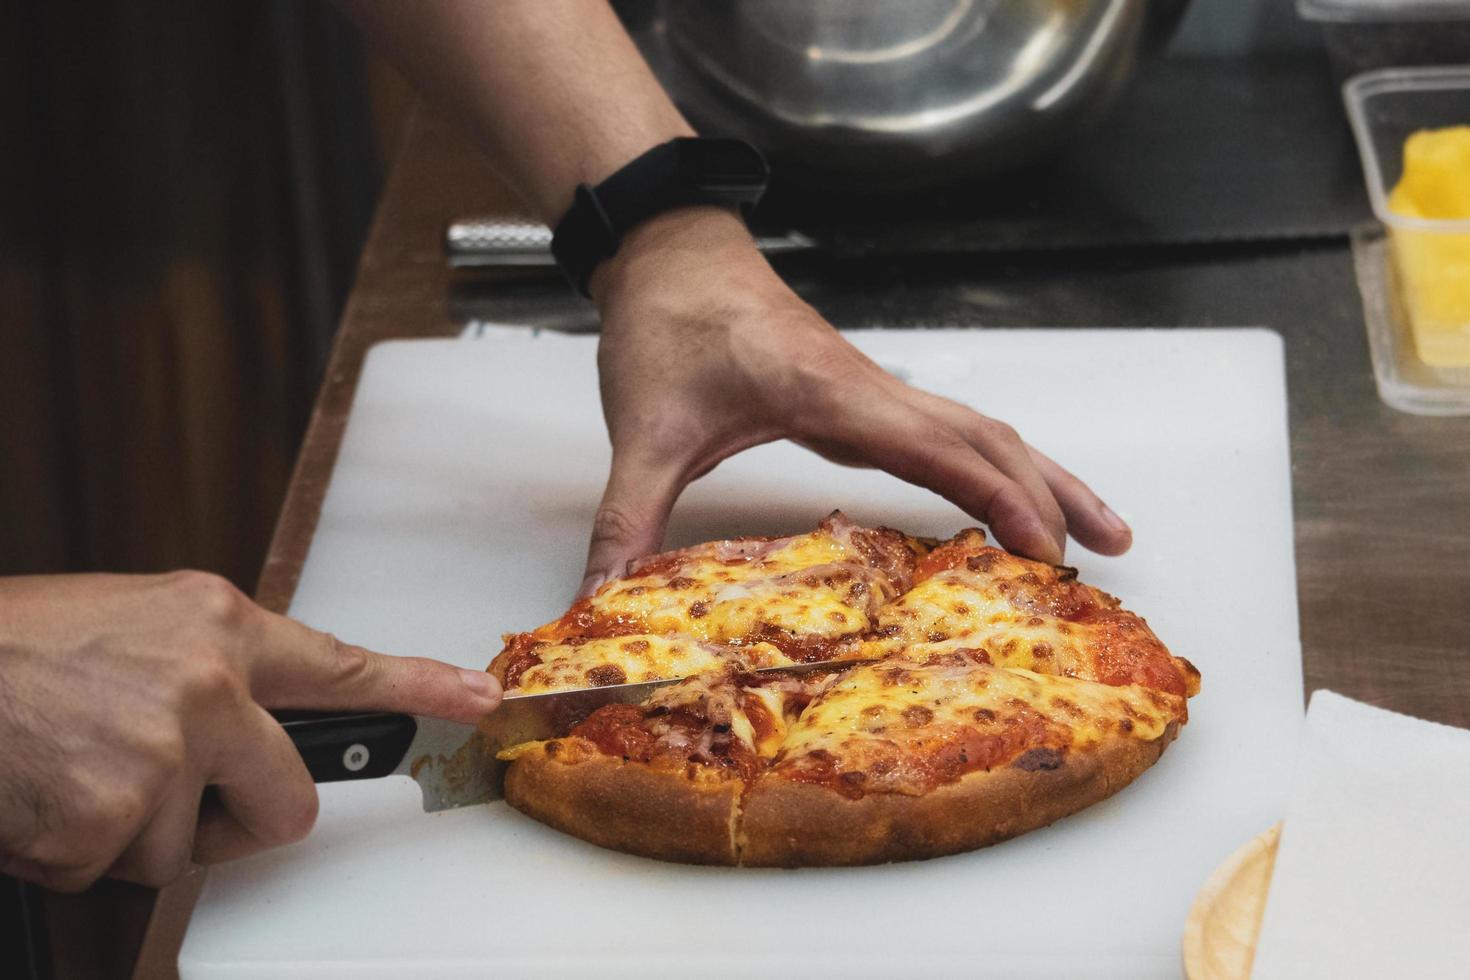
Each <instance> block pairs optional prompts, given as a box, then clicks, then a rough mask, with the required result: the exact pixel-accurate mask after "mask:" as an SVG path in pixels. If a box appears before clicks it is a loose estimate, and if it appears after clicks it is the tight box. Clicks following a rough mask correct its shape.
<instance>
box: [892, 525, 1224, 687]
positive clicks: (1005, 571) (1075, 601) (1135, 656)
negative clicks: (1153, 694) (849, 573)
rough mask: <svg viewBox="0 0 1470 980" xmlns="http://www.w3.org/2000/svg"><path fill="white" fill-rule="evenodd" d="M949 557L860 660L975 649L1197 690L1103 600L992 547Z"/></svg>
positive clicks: (1010, 663)
mask: <svg viewBox="0 0 1470 980" xmlns="http://www.w3.org/2000/svg"><path fill="white" fill-rule="evenodd" d="M945 547H949V546H947V545H946V546H945ZM935 557H939V558H940V559H941V560H943V557H944V556H943V555H942V554H941V553H940V552H936V553H935ZM955 558H956V559H959V563H958V564H957V565H955V566H954V567H951V568H945V569H943V570H940V571H937V572H934V573H933V574H931V576H930V577H928V578H926V579H924V580H923V581H921V582H920V583H919V584H917V585H915V586H914V587H913V588H912V589H910V590H909V591H908V592H907V593H906V594H904V595H903V597H902V598H900V599H898V600H897V601H896V602H893V603H891V604H890V605H888V606H887V607H885V608H884V609H883V610H882V611H881V612H880V613H879V615H878V629H877V632H878V633H879V634H881V635H883V638H882V639H880V640H877V641H874V642H871V643H869V644H867V648H866V650H865V655H866V656H869V657H882V656H887V655H890V654H896V655H899V656H902V657H904V658H906V659H912V660H918V661H923V660H926V659H928V658H930V657H932V656H933V655H935V654H940V653H947V652H952V651H956V650H977V651H982V652H983V653H984V654H985V655H986V657H988V659H989V660H990V662H991V663H993V664H996V665H997V666H1002V667H1019V668H1024V669H1026V670H1030V671H1035V672H1036V673H1041V674H1056V675H1062V676H1067V677H1081V678H1085V679H1087V680H1096V681H1102V682H1104V683H1107V684H1115V685H1117V684H1144V685H1146V686H1149V687H1154V688H1158V689H1159V690H1163V691H1168V692H1170V693H1174V694H1185V695H1193V694H1195V693H1197V692H1198V690H1199V673H1198V671H1196V670H1195V669H1194V667H1193V666H1191V665H1190V664H1189V663H1188V662H1187V661H1183V660H1181V659H1179V658H1177V657H1173V656H1171V655H1170V654H1169V651H1168V650H1167V649H1166V648H1165V647H1164V645H1163V643H1161V642H1160V641H1159V639H1158V637H1156V636H1154V634H1153V632H1152V631H1151V630H1150V629H1149V628H1148V625H1147V624H1146V623H1145V622H1144V621H1143V620H1142V619H1140V618H1139V617H1138V616H1136V615H1134V614H1133V613H1131V612H1129V611H1127V610H1126V609H1120V608H1118V601H1117V600H1116V599H1114V598H1113V597H1112V596H1109V595H1108V594H1107V593H1105V592H1101V591H1099V590H1097V589H1094V588H1091V587H1090V586H1086V585H1082V584H1081V583H1079V582H1076V581H1072V580H1070V579H1067V578H1065V577H1064V576H1063V575H1062V574H1059V572H1058V570H1057V569H1055V568H1052V567H1050V566H1047V565H1043V564H1039V563H1037V562H1031V561H1027V560H1026V559H1023V558H1017V557H1016V556H1014V555H1010V554H1007V553H1005V552H1003V551H1000V550H999V549H996V548H982V549H979V550H978V551H977V550H975V549H973V548H971V549H966V550H965V552H964V553H962V554H960V555H957V556H955Z"/></svg>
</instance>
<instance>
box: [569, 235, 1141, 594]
mask: <svg viewBox="0 0 1470 980" xmlns="http://www.w3.org/2000/svg"><path fill="white" fill-rule="evenodd" d="M591 286H592V293H593V296H594V298H595V299H596V300H597V302H598V305H599V307H600V308H601V310H602V340H601V343H600V346H599V347H598V369H599V374H600V379H601V392H602V405H603V413H604V415H605V417H606V420H607V427H608V434H609V436H610V438H611V440H612V447H613V458H612V470H611V473H610V475H609V478H608V484H607V489H606V491H605V492H604V495H603V498H602V502H601V504H600V506H599V507H598V511H597V517H596V519H595V521H594V525H593V531H592V542H591V546H590V548H589V551H588V557H587V570H586V578H585V580H584V581H583V585H582V590H581V591H582V594H583V595H586V594H588V593H590V592H592V591H593V590H594V589H595V588H596V587H597V585H598V584H599V583H600V582H602V581H604V580H606V579H607V578H610V577H614V576H617V575H619V574H621V573H622V571H623V568H624V566H625V564H626V562H627V561H628V560H629V559H631V558H636V557H639V556H641V555H644V554H648V553H651V552H654V551H657V550H659V548H660V547H661V546H662V543H663V536H664V528H665V525H666V524H667V521H668V516H669V512H670V511H671V510H672V509H673V506H674V502H675V501H676V500H677V499H678V496H679V494H680V493H681V492H682V491H683V489H684V487H685V486H687V485H688V484H689V483H690V481H692V480H694V479H696V478H697V477H699V476H701V475H703V474H704V473H707V472H709V471H710V470H711V469H713V468H714V467H715V466H716V465H717V464H718V463H719V462H720V461H721V460H724V459H726V458H728V457H730V456H732V455H734V454H735V453H738V452H740V451H741V450H743V449H748V448H750V447H751V446H755V445H759V444H761V443H765V442H771V441H774V440H776V439H781V438H786V439H791V440H792V441H794V442H797V443H799V444H801V445H804V446H806V447H808V448H810V449H813V450H815V451H816V452H818V453H820V454H821V455H823V456H825V457H826V458H828V459H830V460H833V461H834V462H838V463H844V464H848V465H854V466H874V467H879V468H881V469H884V470H887V471H888V472H889V473H892V474H893V475H895V476H897V477H900V478H902V479H904V480H907V481H908V482H910V483H914V484H917V485H919V486H922V487H926V488H928V489H930V490H933V491H934V492H935V493H938V494H940V495H942V496H943V497H945V498H946V499H948V500H950V501H952V502H953V503H955V504H956V505H957V506H959V507H960V508H961V509H963V510H964V511H966V512H967V513H969V514H971V515H972V516H974V517H976V518H978V519H979V520H981V521H983V522H985V523H986V524H987V525H989V527H990V530H991V532H992V533H993V534H994V536H995V538H996V540H997V541H998V542H999V543H1000V544H1001V545H1002V546H1003V547H1005V548H1008V549H1009V550H1011V551H1014V552H1017V553H1019V554H1022V555H1026V556H1028V557H1031V558H1036V559H1039V560H1041V561H1047V562H1052V563H1060V562H1061V561H1062V560H1063V557H1064V553H1065V547H1066V538H1067V532H1068V531H1070V532H1071V534H1072V536H1073V537H1074V538H1076V540H1077V541H1078V542H1080V543H1081V544H1083V545H1085V546H1086V547H1088V548H1090V549H1092V550H1093V551H1097V552H1100V553H1102V554H1110V555H1111V554H1121V553H1122V552H1124V551H1126V550H1127V549H1128V546H1129V544H1130V543H1131V538H1132V532H1131V531H1130V530H1129V529H1128V526H1127V525H1126V524H1125V523H1123V521H1122V520H1121V519H1120V518H1119V517H1118V516H1117V515H1116V514H1114V513H1113V512H1112V511H1111V510H1109V509H1108V507H1107V506H1106V505H1105V504H1103V502H1102V501H1101V500H1099V499H1098V497H1097V496H1096V495H1095V494H1094V493H1093V492H1092V491H1091V490H1090V489H1088V487H1087V485H1086V484H1084V483H1083V482H1082V481H1081V480H1079V479H1077V477H1075V476H1073V475H1072V474H1071V473H1069V472H1067V471H1066V470H1064V469H1063V468H1062V467H1060V466H1058V465H1057V464H1056V463H1055V462H1053V461H1052V460H1050V459H1048V458H1047V457H1046V456H1044V455H1043V454H1042V453H1040V452H1038V451H1037V450H1036V449H1034V448H1032V447H1031V446H1029V445H1027V444H1026V443H1025V442H1023V441H1022V440H1021V438H1020V437H1019V436H1018V435H1017V434H1016V432H1015V430H1014V429H1012V428H1011V427H1010V426H1008V425H1006V424H1005V423H1004V422H1000V421H997V420H995V419H991V418H987V417H986V416H984V415H981V414H979V413H978V412H975V411H973V410H972V409H970V408H968V407H966V406H964V405H961V404H959V403H958V402H954V401H951V400H949V399H947V398H941V397H939V396H937V395H933V394H929V393H928V392H924V391H920V390H919V389H917V388H911V387H909V386H908V385H905V384H904V383H903V382H901V381H899V380H898V379H896V378H894V377H893V376H892V375H890V374H889V373H888V372H886V371H884V370H883V369H882V368H880V367H879V366H878V365H877V364H875V363H874V362H873V361H871V360H869V359H868V358H867V357H866V356H864V355H863V354H862V353H861V352H860V351H858V350H857V348H855V347H853V346H852V345H851V344H849V343H848V342H847V341H846V340H844V339H843V338H842V337H841V335H840V334H838V332H837V331H836V330H834V329H833V328H832V327H831V325H829V324H828V323H827V322H826V321H825V320H823V319H822V317H821V316H820V315H818V314H817V312H816V311H815V310H813V309H812V308H811V307H810V306H808V305H806V304H805V303H803V302H802V301H801V300H800V299H798V298H797V296H796V295H795V294H794V293H792V292H791V290H790V289H789V288H787V286H786V285H785V283H783V282H782V281H781V280H780V278H779V277H778V276H777V275H776V274H775V272H774V271H773V270H772V269H771V267H770V266H769V265H768V264H767V263H766V262H765V260H764V259H763V258H762V257H761V256H760V255H759V253H758V252H757V251H756V250H755V248H754V246H753V245H752V243H751V241H750V236H749V235H748V233H747V232H746V230H745V228H744V225H743V224H742V223H741V222H740V221H739V219H738V218H736V217H735V215H734V214H733V213H731V212H728V211H723V210H720V209H717V208H687V209H683V210H679V211H674V212H669V213H667V214H664V215H661V216H659V217H657V218H655V219H653V220H651V221H648V222H645V223H644V224H641V225H639V226H638V227H637V228H635V229H634V230H633V232H632V233H630V234H629V235H628V236H627V237H626V238H625V239H624V241H623V244H622V246H621V247H620V249H619V251H618V253H617V254H616V255H615V256H613V257H612V258H611V259H609V260H607V261H606V262H603V263H602V264H601V265H600V266H598V268H597V270H596V272H595V273H594V275H593V278H592V283H591Z"/></svg>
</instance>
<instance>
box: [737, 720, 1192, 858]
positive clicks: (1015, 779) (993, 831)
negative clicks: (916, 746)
mask: <svg viewBox="0 0 1470 980" xmlns="http://www.w3.org/2000/svg"><path fill="white" fill-rule="evenodd" d="M1178 731H1179V724H1178V723H1177V722H1171V723H1170V724H1169V725H1168V727H1167V728H1166V729H1165V731H1164V733H1163V734H1162V735H1160V736H1159V737H1158V738H1155V739H1152V740H1150V741H1144V740H1142V739H1134V738H1125V737H1113V738H1111V739H1109V740H1107V741H1105V742H1102V743H1100V744H1098V745H1096V746H1092V747H1090V748H1088V749H1082V750H1073V751H1071V752H1069V753H1068V754H1067V755H1066V757H1065V758H1064V760H1063V762H1062V764H1061V765H1060V766H1058V767H1057V768H1056V769H1050V770H1047V769H1040V770H1034V771H1028V770H1024V769H1020V768H1017V767H1015V766H1008V767H1006V768H1001V769H993V770H990V771H980V772H972V773H967V774H966V775H964V776H962V777H960V779H959V780H958V781H956V782H954V783H949V784H946V785H944V786H940V787H938V788H936V789H934V790H932V791H930V792H928V793H924V794H922V795H919V796H908V795H903V794H897V793H871V794H868V795H866V796H863V797H861V798H859V799H856V800H854V799H850V798H848V797H845V796H843V795H842V794H840V793H838V792H837V791H835V790H832V789H829V788H827V787H825V786H819V785H815V784H812V783H799V782H793V781H791V780H786V779H781V778H779V777H767V778H763V779H760V780H758V781H757V782H756V783H755V784H754V785H753V786H752V787H751V789H750V792H749V793H747V794H746V797H745V801H744V806H743V812H742V816H741V825H740V842H739V843H740V863H741V864H742V865H744V866H747V867H784V868H794V867H833V866H841V865H862V864H883V863H887V862H890V861H911V860H919V859H924V858H933V857H941V856H944V855H947V854H957V853H959V852H962V851H969V850H974V849H976V848H979V847H985V846H987V845H990V844H996V843H999V842H1001V841H1003V840H1008V839H1010V838H1012V837H1016V836H1018V835H1020V834H1024V833H1026V832H1028V831H1031V830H1036V829H1037V828H1040V827H1045V826H1047V825H1048V824H1051V823H1054V822H1056V821H1057V820H1060V819H1061V818H1063V817H1066V816H1069V815H1070V814H1073V813H1076V812H1078V811H1079V810H1083V809H1085V808H1087V807H1089V806H1092V805H1093V804H1095V803H1098V802H1100V801H1101V800H1104V799H1106V798H1107V797H1109V796H1112V795H1113V794H1114V793H1116V792H1117V791H1118V790H1120V789H1122V788H1123V787H1125V786H1127V785H1128V784H1129V783H1131V782H1133V780H1135V779H1137V778H1138V776H1140V775H1141V774H1142V773H1143V772H1144V771H1145V770H1147V769H1148V768H1149V767H1150V766H1152V765H1153V764H1154V763H1155V762H1157V761H1158V759H1159V757H1160V756H1161V755H1163V752H1164V749H1165V748H1166V747H1167V746H1168V744H1169V743H1170V742H1171V741H1173V739H1174V738H1175V736H1176V735H1177V734H1178Z"/></svg>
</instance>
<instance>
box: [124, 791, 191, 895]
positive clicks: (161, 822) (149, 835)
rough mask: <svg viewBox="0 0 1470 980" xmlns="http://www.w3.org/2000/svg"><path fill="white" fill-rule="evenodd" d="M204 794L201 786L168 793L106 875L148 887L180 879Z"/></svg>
mask: <svg viewBox="0 0 1470 980" xmlns="http://www.w3.org/2000/svg"><path fill="white" fill-rule="evenodd" d="M203 792H204V787H203V786H202V785H195V786H193V787H188V788H184V787H181V788H178V789H176V790H175V791H173V792H171V793H170V794H169V796H168V797H167V798H165V799H164V800H163V801H162V803H161V804H160V805H159V807H158V809H157V810H156V811H155V812H154V814H153V816H152V817H151V818H150V819H149V821H148V823H147V824H145V825H144V827H143V830H142V832H141V833H139V834H138V836H137V837H136V838H134V839H133V842H132V843H131V844H129V845H128V847H127V849H126V850H124V851H123V852H122V855H121V856H120V857H118V859H117V862H116V863H115V864H113V866H112V867H111V868H110V869H109V870H108V872H107V876H108V877H109V878H121V879H122V880H124V881H131V882H135V883H137V884H139V885H148V886H149V887H151V888H162V887H163V886H164V885H166V884H168V883H169V882H171V881H174V880H175V879H177V878H180V877H182V876H183V874H184V873H185V872H186V871H188V870H189V865H190V863H191V856H192V854H193V853H194V828H195V826H196V825H197V824H198V822H199V801H200V798H201V797H202V795H203Z"/></svg>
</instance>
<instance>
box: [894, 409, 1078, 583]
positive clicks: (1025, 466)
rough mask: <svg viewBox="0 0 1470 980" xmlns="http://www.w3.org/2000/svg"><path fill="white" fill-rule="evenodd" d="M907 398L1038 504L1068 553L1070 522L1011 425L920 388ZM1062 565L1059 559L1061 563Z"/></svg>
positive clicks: (1048, 526)
mask: <svg viewBox="0 0 1470 980" xmlns="http://www.w3.org/2000/svg"><path fill="white" fill-rule="evenodd" d="M904 397H906V398H908V399H909V400H910V401H911V402H912V403H913V404H915V405H916V406H917V407H918V408H919V409H920V410H921V411H924V412H927V413H929V414H932V415H934V416H936V417H938V418H940V419H942V420H944V421H945V422H948V423H949V425H950V426H951V427H953V428H954V429H955V431H957V432H959V433H960V435H962V436H964V438H965V441H966V442H968V443H969V444H970V445H971V446H973V447H974V448H975V451H976V452H978V453H979V454H980V455H982V456H984V457H985V458H986V459H987V460H988V461H989V462H990V463H992V464H993V465H994V466H995V467H996V469H998V470H1000V471H1001V472H1002V473H1004V474H1005V475H1006V476H1008V477H1010V478H1011V479H1012V480H1015V481H1016V482H1017V483H1019V484H1020V485H1021V487H1022V489H1024V490H1025V491H1026V492H1027V493H1028V494H1030V496H1031V499H1032V501H1033V502H1035V504H1036V510H1037V512H1038V513H1039V514H1040V515H1041V519H1042V521H1043V522H1044V523H1045V524H1046V526H1047V529H1048V530H1049V531H1050V532H1051V534H1052V537H1053V538H1055V540H1056V542H1057V548H1058V549H1059V550H1060V551H1061V552H1062V553H1065V552H1066V548H1067V518H1066V516H1065V513H1064V511H1063V509H1062V507H1061V506H1060V504H1059V502H1058V501H1057V498H1056V496H1055V495H1054V494H1053V492H1052V488H1051V486H1050V485H1049V484H1048V483H1047V480H1046V478H1045V476H1044V475H1043V474H1042V472H1041V470H1040V468H1038V467H1037V465H1036V461H1035V460H1034V459H1033V458H1032V456H1031V454H1030V452H1029V451H1028V447H1027V446H1026V444H1025V443H1024V442H1022V441H1021V437H1020V436H1019V435H1017V434H1016V431H1015V430H1014V429H1012V428H1011V427H1010V426H1009V425H1006V424H1005V423H1003V422H999V421H997V420H995V419H991V418H987V417H986V416H984V415H981V414H980V413H979V412H976V411H975V410H974V409H972V408H970V407H969V406H967V405H962V404H960V403H959V402H956V401H952V400H950V399H948V398H943V397H940V396H939V395H935V394H932V393H930V392H927V391H921V390H919V389H918V388H905V389H904ZM1058 560H1059V561H1060V559H1058Z"/></svg>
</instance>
